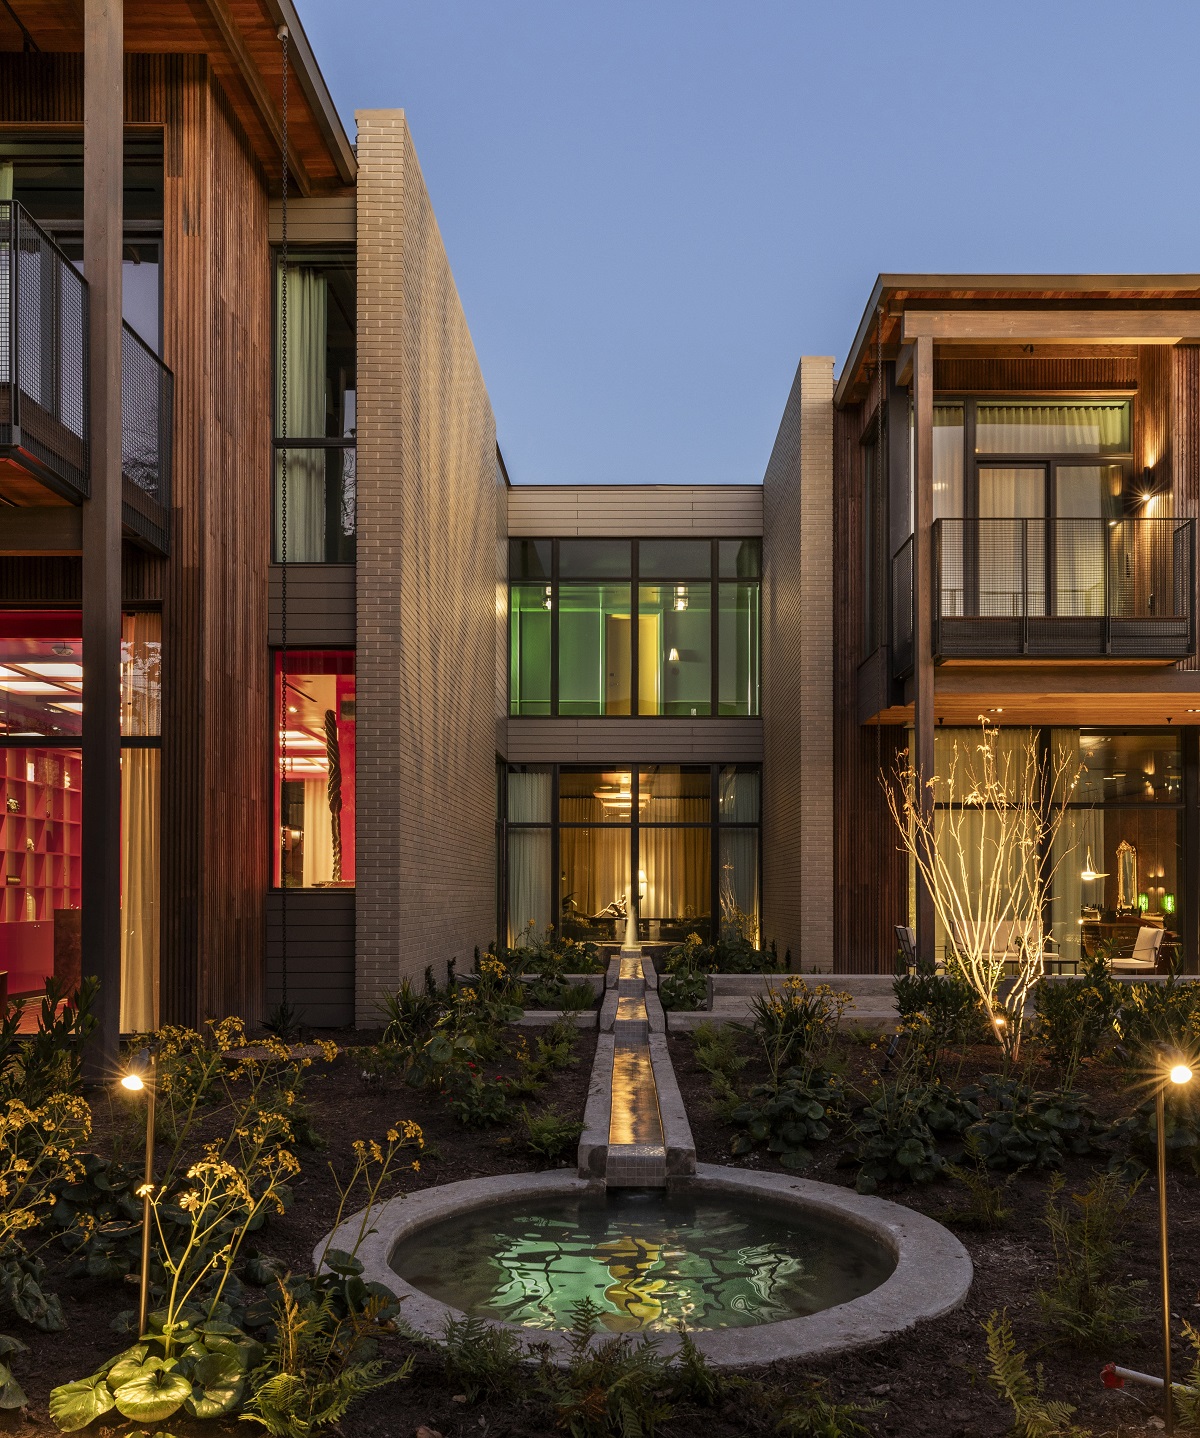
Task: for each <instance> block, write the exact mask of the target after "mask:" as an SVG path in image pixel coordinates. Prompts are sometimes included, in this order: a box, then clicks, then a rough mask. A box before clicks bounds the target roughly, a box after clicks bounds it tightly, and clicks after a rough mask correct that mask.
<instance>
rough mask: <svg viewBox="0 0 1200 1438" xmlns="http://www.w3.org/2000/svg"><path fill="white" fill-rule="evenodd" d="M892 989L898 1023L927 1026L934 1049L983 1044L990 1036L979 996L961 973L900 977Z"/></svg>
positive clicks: (906, 975) (989, 1029) (919, 974)
mask: <svg viewBox="0 0 1200 1438" xmlns="http://www.w3.org/2000/svg"><path fill="white" fill-rule="evenodd" d="M892 987H893V989H894V991H895V994H896V1008H897V1011H898V1012H899V1015H900V1021H901V1024H902V1025H904V1026H913V1025H918V1024H924V1025H926V1026H927V1027H928V1030H929V1034H930V1038H931V1041H932V1042H933V1045H934V1047H935V1048H945V1047H946V1046H947V1045H948V1044H952V1043H960V1044H966V1043H983V1042H984V1041H986V1040H987V1039H988V1038H989V1037H990V1036H991V1026H990V1025H989V1023H988V1017H987V1015H986V1014H985V1013H984V1011H983V1008H982V1006H981V1004H980V1002H979V998H978V995H977V994H976V993H975V990H974V989H973V988H972V987H971V985H970V984H969V983H968V982H967V980H966V979H965V978H963V977H962V976H961V975H960V974H951V973H947V974H937V973H925V972H918V973H915V974H901V975H900V976H899V977H898V978H897V979H896V981H895V983H894V984H893V986H892Z"/></svg>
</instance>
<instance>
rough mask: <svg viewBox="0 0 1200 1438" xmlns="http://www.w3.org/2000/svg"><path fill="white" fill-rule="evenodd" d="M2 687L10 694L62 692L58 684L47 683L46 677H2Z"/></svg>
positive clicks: (0, 683)
mask: <svg viewBox="0 0 1200 1438" xmlns="http://www.w3.org/2000/svg"><path fill="white" fill-rule="evenodd" d="M0 689H7V690H8V692H9V693H10V694H61V693H62V690H61V689H60V688H59V686H58V685H57V684H47V683H46V681H45V680H44V679H0Z"/></svg>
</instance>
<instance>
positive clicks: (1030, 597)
mask: <svg viewBox="0 0 1200 1438" xmlns="http://www.w3.org/2000/svg"><path fill="white" fill-rule="evenodd" d="M933 573H934V604H933V656H934V658H935V660H937V661H939V662H942V663H945V662H948V661H950V662H952V661H954V660H974V661H980V660H1006V659H1018V660H1019V659H1042V660H1095V659H1106V658H1107V659H1113V660H1123V661H1126V662H1129V661H1138V662H1141V663H1155V662H1157V663H1164V664H1165V663H1170V662H1172V661H1174V660H1178V659H1185V658H1187V657H1188V656H1189V655H1191V654H1193V653H1195V648H1196V632H1195V588H1196V544H1195V522H1194V521H1193V520H1191V519H1112V520H1110V519H940V520H938V521H937V522H936V523H935V524H934V526H933ZM892 583H893V613H892V626H893V640H892V654H893V667H894V672H895V673H896V674H898V675H900V674H903V673H907V672H908V671H909V670H910V669H911V667H912V660H913V642H912V540H911V539H909V540H908V541H906V543H905V544H904V545H903V546H902V547H901V549H900V550H899V551H898V552H897V553H896V556H895V558H894V559H893V561H892Z"/></svg>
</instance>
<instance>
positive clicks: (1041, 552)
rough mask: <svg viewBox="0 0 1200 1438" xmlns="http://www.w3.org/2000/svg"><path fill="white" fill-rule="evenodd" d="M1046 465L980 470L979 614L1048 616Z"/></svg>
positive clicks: (1016, 617) (985, 466)
mask: <svg viewBox="0 0 1200 1438" xmlns="http://www.w3.org/2000/svg"><path fill="white" fill-rule="evenodd" d="M1046 488H1047V472H1046V466H1045V465H1043V464H1039V465H1004V466H993V465H980V467H979V519H980V524H979V539H978V554H977V555H976V556H975V565H974V566H973V567H974V569H975V571H976V582H977V586H978V588H977V595H976V598H977V605H976V608H975V613H976V614H980V615H989V616H997V617H1003V618H1010V619H1019V618H1021V616H1022V615H1025V614H1030V615H1041V614H1045V612H1046V541H1045V533H1046V526H1045V523H1044V522H1039V523H1030V521H1031V520H1036V521H1044V520H1045V518H1046Z"/></svg>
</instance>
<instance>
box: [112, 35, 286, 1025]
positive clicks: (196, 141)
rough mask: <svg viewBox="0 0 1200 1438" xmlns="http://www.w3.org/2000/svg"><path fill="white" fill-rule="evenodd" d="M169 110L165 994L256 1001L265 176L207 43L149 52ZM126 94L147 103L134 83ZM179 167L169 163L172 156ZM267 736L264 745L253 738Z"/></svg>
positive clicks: (266, 465)
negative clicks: (170, 458) (179, 52)
mask: <svg viewBox="0 0 1200 1438" xmlns="http://www.w3.org/2000/svg"><path fill="white" fill-rule="evenodd" d="M142 66H144V67H145V69H146V71H147V72H149V75H150V76H152V77H153V79H154V81H155V82H157V84H158V85H160V86H161V89H160V91H159V92H158V93H159V100H158V106H159V108H158V113H159V115H160V116H161V118H162V120H163V123H164V124H165V125H166V129H167V133H166V137H165V138H166V144H165V147H164V148H165V150H166V152H167V154H168V156H170V155H171V154H172V153H173V152H176V153H177V154H178V157H179V164H178V166H176V167H173V166H172V165H171V164H170V163H168V165H167V167H166V168H167V174H166V178H165V181H164V226H163V229H164V257H163V287H164V292H163V348H164V358H165V359H166V361H167V363H168V364H169V365H170V366H171V368H172V369H173V370H174V372H175V476H174V495H173V501H174V509H173V549H172V555H171V559H170V561H169V562H168V564H167V568H166V583H165V591H164V604H163V631H164V632H163V767H162V773H163V780H162V784H163V790H162V821H163V822H162V828H163V855H162V907H161V914H162V983H161V993H162V1010H163V1017H164V1018H171V1019H177V1020H182V1021H187V1022H193V1023H194V1022H196V1021H197V1020H198V1019H200V1018H203V1017H204V1016H206V1015H209V1014H213V1013H218V1012H222V1013H223V1012H230V1011H234V1012H239V1013H242V1014H243V1015H245V1016H246V1017H247V1018H248V1019H255V1018H258V1017H260V1016H261V1013H262V1002H263V895H264V893H265V890H266V887H267V869H268V843H269V834H270V830H271V813H270V772H269V767H268V762H269V755H268V746H267V743H266V739H265V736H267V735H268V734H269V732H270V690H269V681H268V673H267V662H266V640H267V583H266V575H267V558H268V539H269V530H270V495H269V489H268V482H267V476H268V475H269V473H270V459H269V456H270V433H269V423H270V420H269V416H270V393H269V375H270V296H269V256H268V248H267V192H266V185H265V181H264V178H263V175H262V173H261V171H260V169H259V167H258V165H257V163H256V162H255V160H254V158H253V156H252V154H251V152H250V149H249V146H248V145H247V143H246V140H245V137H244V135H243V134H242V133H241V130H240V128H239V126H238V124H237V121H236V118H235V117H234V115H233V113H232V110H231V108H230V106H229V103H228V101H227V99H226V97H225V96H224V94H223V92H222V91H221V88H220V86H219V85H218V84H217V83H216V81H215V80H214V78H213V76H212V75H211V73H210V71H209V68H208V65H207V63H206V61H205V60H204V58H203V57H202V56H171V57H165V58H160V57H150V58H148V59H146V60H144V61H138V63H137V64H135V67H134V68H135V73H136V71H137V70H138V69H140V68H141V67H142ZM132 98H133V101H134V103H135V105H137V104H141V103H144V102H145V101H146V98H147V97H146V94H145V92H142V91H136V90H135V93H134V95H133V97H132ZM173 168H174V169H175V170H176V173H172V172H171V171H172V169H173ZM256 735H262V736H264V739H263V741H262V742H261V743H255V742H254V741H253V739H252V738H251V739H250V740H249V742H248V737H247V736H256Z"/></svg>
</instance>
